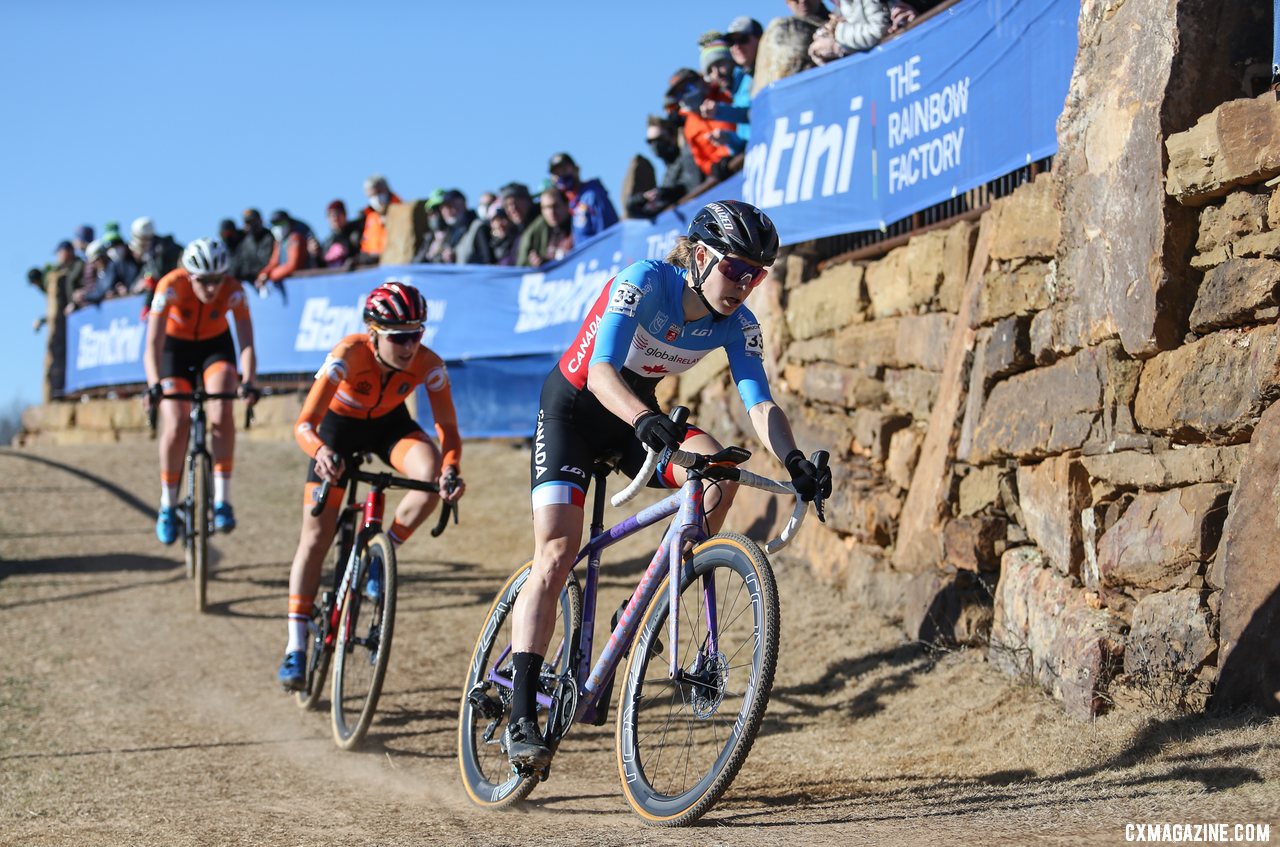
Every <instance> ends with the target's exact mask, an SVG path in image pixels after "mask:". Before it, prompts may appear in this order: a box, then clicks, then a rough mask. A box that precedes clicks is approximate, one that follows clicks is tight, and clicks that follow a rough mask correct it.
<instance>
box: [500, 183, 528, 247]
mask: <svg viewBox="0 0 1280 847" xmlns="http://www.w3.org/2000/svg"><path fill="white" fill-rule="evenodd" d="M498 200H499V202H501V203H502V210H503V211H504V212H506V213H507V219H508V220H509V221H511V228H512V229H513V230H514V231H515V234H516V236H517V238H518V237H519V236H520V235H521V234H523V233H524V231H525V230H526V229H528V228H529V225H530V224H532V223H533V222H534V220H535V219H536V218H537V216H538V210H537V209H536V208H535V207H534V205H533V196H532V195H531V194H530V193H529V186H527V185H525V184H524V183H523V182H508V183H507V184H506V185H504V186H502V188H500V189H498Z"/></svg>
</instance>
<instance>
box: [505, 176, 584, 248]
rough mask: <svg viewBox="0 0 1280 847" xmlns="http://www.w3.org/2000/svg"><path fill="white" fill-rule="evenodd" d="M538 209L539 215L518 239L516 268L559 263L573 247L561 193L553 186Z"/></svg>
mask: <svg viewBox="0 0 1280 847" xmlns="http://www.w3.org/2000/svg"><path fill="white" fill-rule="evenodd" d="M538 205H539V207H540V210H541V213H542V214H541V215H539V216H538V219H537V220H536V221H534V222H533V223H531V224H529V228H528V229H526V230H525V231H524V234H523V235H521V236H520V246H519V248H517V249H518V250H519V252H520V261H519V264H521V265H523V266H526V267H532V268H537V267H541V266H542V265H545V264H547V263H548V262H554V261H558V260H560V259H563V258H564V257H565V256H567V255H569V253H570V252H572V250H573V246H574V240H573V219H572V216H571V215H570V214H569V201H568V198H566V197H565V194H564V192H563V191H561V190H560V189H559V188H556V187H554V186H552V187H550V188H547V189H544V190H543V192H542V193H541V194H540V195H539V196H538Z"/></svg>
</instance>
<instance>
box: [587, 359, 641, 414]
mask: <svg viewBox="0 0 1280 847" xmlns="http://www.w3.org/2000/svg"><path fill="white" fill-rule="evenodd" d="M587 388H589V389H590V390H591V393H592V394H594V395H596V399H598V400H599V401H600V403H601V405H603V406H604V407H605V408H606V409H608V410H609V411H610V412H613V413H614V414H615V415H617V416H618V417H619V418H621V419H622V420H624V421H626V422H627V423H629V424H631V425H632V426H635V422H636V419H637V418H639V417H640V416H641V415H643V414H644V413H645V412H648V411H650V409H649V407H648V406H646V405H645V404H644V403H643V402H641V400H640V398H639V397H637V396H636V393H635V392H634V391H632V390H631V386H629V385H627V384H626V383H625V382H624V381H623V379H622V374H620V373H618V369H617V368H615V367H614V366H613V364H612V363H610V362H596V363H595V364H593V365H592V366H591V367H590V368H588V369H587Z"/></svg>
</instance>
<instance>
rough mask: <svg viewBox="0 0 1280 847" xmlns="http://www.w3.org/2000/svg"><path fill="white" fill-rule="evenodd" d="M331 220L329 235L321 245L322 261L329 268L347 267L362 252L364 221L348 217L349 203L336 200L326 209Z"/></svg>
mask: <svg viewBox="0 0 1280 847" xmlns="http://www.w3.org/2000/svg"><path fill="white" fill-rule="evenodd" d="M324 213H325V217H326V218H328V220H329V237H328V238H326V239H325V240H324V244H322V245H321V248H320V253H321V261H323V263H324V266H325V267H328V268H347V267H349V266H350V265H351V264H354V262H355V257H356V256H358V255H359V254H360V238H361V236H363V235H364V222H363V221H360V220H354V221H353V220H349V219H348V218H347V204H346V203H343V202H342V201H341V200H334V201H333V202H332V203H330V204H329V205H328V206H327V207H325V210H324Z"/></svg>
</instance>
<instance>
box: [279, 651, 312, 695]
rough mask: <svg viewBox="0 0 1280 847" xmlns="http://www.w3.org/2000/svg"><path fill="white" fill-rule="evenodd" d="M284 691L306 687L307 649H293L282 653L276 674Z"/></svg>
mask: <svg viewBox="0 0 1280 847" xmlns="http://www.w3.org/2000/svg"><path fill="white" fill-rule="evenodd" d="M276 679H278V680H280V685H281V686H282V687H283V688H284V690H285V691H301V690H302V689H304V688H306V687H307V651H306V650H294V651H292V652H290V653H285V654H284V661H283V662H281V663H280V671H279V672H278V673H277V674H276Z"/></svg>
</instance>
